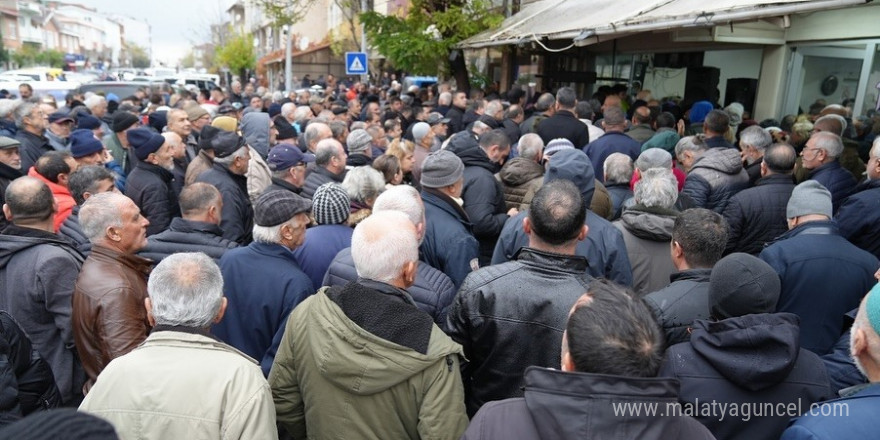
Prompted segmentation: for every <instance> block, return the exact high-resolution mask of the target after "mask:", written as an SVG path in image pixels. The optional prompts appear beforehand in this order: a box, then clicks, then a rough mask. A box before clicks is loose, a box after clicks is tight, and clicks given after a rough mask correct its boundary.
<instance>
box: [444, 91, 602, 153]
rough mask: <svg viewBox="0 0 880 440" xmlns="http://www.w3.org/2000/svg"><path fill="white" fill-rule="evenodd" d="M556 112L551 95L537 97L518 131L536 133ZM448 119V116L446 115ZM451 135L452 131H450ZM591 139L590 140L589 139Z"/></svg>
mask: <svg viewBox="0 0 880 440" xmlns="http://www.w3.org/2000/svg"><path fill="white" fill-rule="evenodd" d="M555 111H556V98H555V97H554V96H553V94H552V93H544V94H542V95H541V96H539V97H538V101H537V102H535V113H534V114H533V115H531V116H529V117H528V118H526V120H525V121H523V122H522V124H520V131H521V132H522V134H527V133H537V129H538V126H539V125H540V123H541V122H543V121H544V120H545V119H547V118H549V117H551V116H553V113H554V112H555ZM446 117H449V115H446ZM450 133H452V131H450ZM591 139H592V138H591ZM548 143H549V142H544V144H548Z"/></svg>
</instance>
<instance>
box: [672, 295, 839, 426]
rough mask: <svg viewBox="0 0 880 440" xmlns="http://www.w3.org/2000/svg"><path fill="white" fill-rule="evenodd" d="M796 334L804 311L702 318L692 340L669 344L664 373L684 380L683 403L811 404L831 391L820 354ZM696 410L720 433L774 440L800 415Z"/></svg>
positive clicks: (695, 406)
mask: <svg viewBox="0 0 880 440" xmlns="http://www.w3.org/2000/svg"><path fill="white" fill-rule="evenodd" d="M798 335H799V329H798V318H797V316H796V315H793V314H791V313H770V314H767V313H764V314H754V315H746V316H741V317H736V318H729V319H725V320H722V321H718V322H711V321H703V320H698V321H696V322H694V325H693V331H692V332H691V338H690V341H688V342H685V343H681V344H677V345H674V346H672V347H670V348H669V349H668V350H667V351H666V358H665V360H664V363H663V366H661V367H660V373H659V376H664V377H674V378H676V379H678V380H679V381H680V382H681V391H680V392H679V397H678V398H679V401H680V402H681V403H682V405H683V406H688V405H690V406H691V407H693V408H700V407H701V406H703V405H704V404H705V402H719V403H720V404H735V405H743V404H755V405H765V404H773V405H774V408H775V407H777V406H785V407H788V405H791V404H795V405H801V407H802V408H804V409H806V408H808V405H809V404H811V403H813V402H819V401H822V400H825V399H828V398H830V397H833V396H832V394H831V389H830V387H829V384H828V375H827V374H826V372H825V366H824V365H823V364H822V360H821V359H819V356H817V355H816V354H815V353H812V352H810V351H807V350H804V349H802V348H800V344H799V343H798V339H799V336H798ZM694 414H695V415H694V417H695V418H696V419H697V420H699V421H700V423H702V424H703V425H705V426H706V427H707V428H709V430H710V431H712V434H713V435H715V438H717V439H719V440H721V439H750V440H761V439H766V440H776V439H778V438H779V436H780V435H781V434H782V431H783V430H785V427H786V426H787V425H788V421H789V419H790V417H792V416H794V414H793V415H789V414H786V413H785V412H779V413H769V412H762V413H761V414H760V416H758V414H755V417H752V418H750V419H749V420H747V421H744V420H743V419H742V418H741V417H731V415H730V414H727V417H724V418H723V419H721V420H719V419H720V414H711V415H705V416H703V415H702V414H701V413H700V412H699V411H695V412H694Z"/></svg>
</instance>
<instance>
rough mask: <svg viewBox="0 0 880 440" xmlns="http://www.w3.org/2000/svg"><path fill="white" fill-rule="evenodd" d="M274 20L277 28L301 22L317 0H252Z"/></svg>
mask: <svg viewBox="0 0 880 440" xmlns="http://www.w3.org/2000/svg"><path fill="white" fill-rule="evenodd" d="M251 2H252V3H253V4H254V5H256V6H258V7H259V8H261V9H262V10H263V14H265V15H266V17H269V19H270V20H272V24H273V25H274V26H275V27H276V28H279V29H280V28H281V27H283V26H289V25H293V24H296V23H299V22H300V21H302V20H303V19H304V18H306V14H308V12H309V9H311V8H312V6H314V4H315V3H316V2H317V0H251Z"/></svg>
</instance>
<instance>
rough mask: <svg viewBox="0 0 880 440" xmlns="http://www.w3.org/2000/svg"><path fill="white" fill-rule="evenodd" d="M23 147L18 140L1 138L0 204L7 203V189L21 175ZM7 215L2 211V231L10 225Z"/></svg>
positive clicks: (0, 224) (0, 214) (0, 223)
mask: <svg viewBox="0 0 880 440" xmlns="http://www.w3.org/2000/svg"><path fill="white" fill-rule="evenodd" d="M20 145H21V143H19V142H18V141H17V140H15V139H13V138H10V137H6V136H0V203H6V187H8V186H9V184H10V183H11V182H12V181H13V180H15V179H18V178H19V177H21V176H22V174H21V155H20V153H19V151H18V147H19V146H20ZM8 223H9V222H8V220H7V219H6V215H4V214H3V212H2V211H0V230H2V229H3V228H5V227H6V225H7V224H8Z"/></svg>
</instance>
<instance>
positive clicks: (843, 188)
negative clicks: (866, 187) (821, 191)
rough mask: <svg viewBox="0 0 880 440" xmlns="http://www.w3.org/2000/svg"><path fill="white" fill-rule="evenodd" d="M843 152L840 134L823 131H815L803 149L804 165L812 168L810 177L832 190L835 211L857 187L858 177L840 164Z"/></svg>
mask: <svg viewBox="0 0 880 440" xmlns="http://www.w3.org/2000/svg"><path fill="white" fill-rule="evenodd" d="M841 154H843V140H841V138H840V136H838V135H836V134H834V133H831V132H827V131H821V132H818V133H813V135H812V136H810V139H809V140H808V141H807V145H806V146H805V147H804V149H803V150H801V158H802V159H803V167H804V168H806V169H808V170H810V179H811V180H815V181H817V182H819V183H821V184H822V186H824V187H825V188H827V189H828V191H830V192H831V205H832V209H833V210H834V212H837V208H838V207H839V206H840V203H841V202H843V200H844V199H845V198H847V197H849V195H850V194H851V193H852V191H853V189H855V187H856V178H855V177H853V175H852V173H850V172H849V171H847V169H846V168H844V167H843V166H842V165H841V164H840V160H839V159H838V158H839V157H840V155H841Z"/></svg>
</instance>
